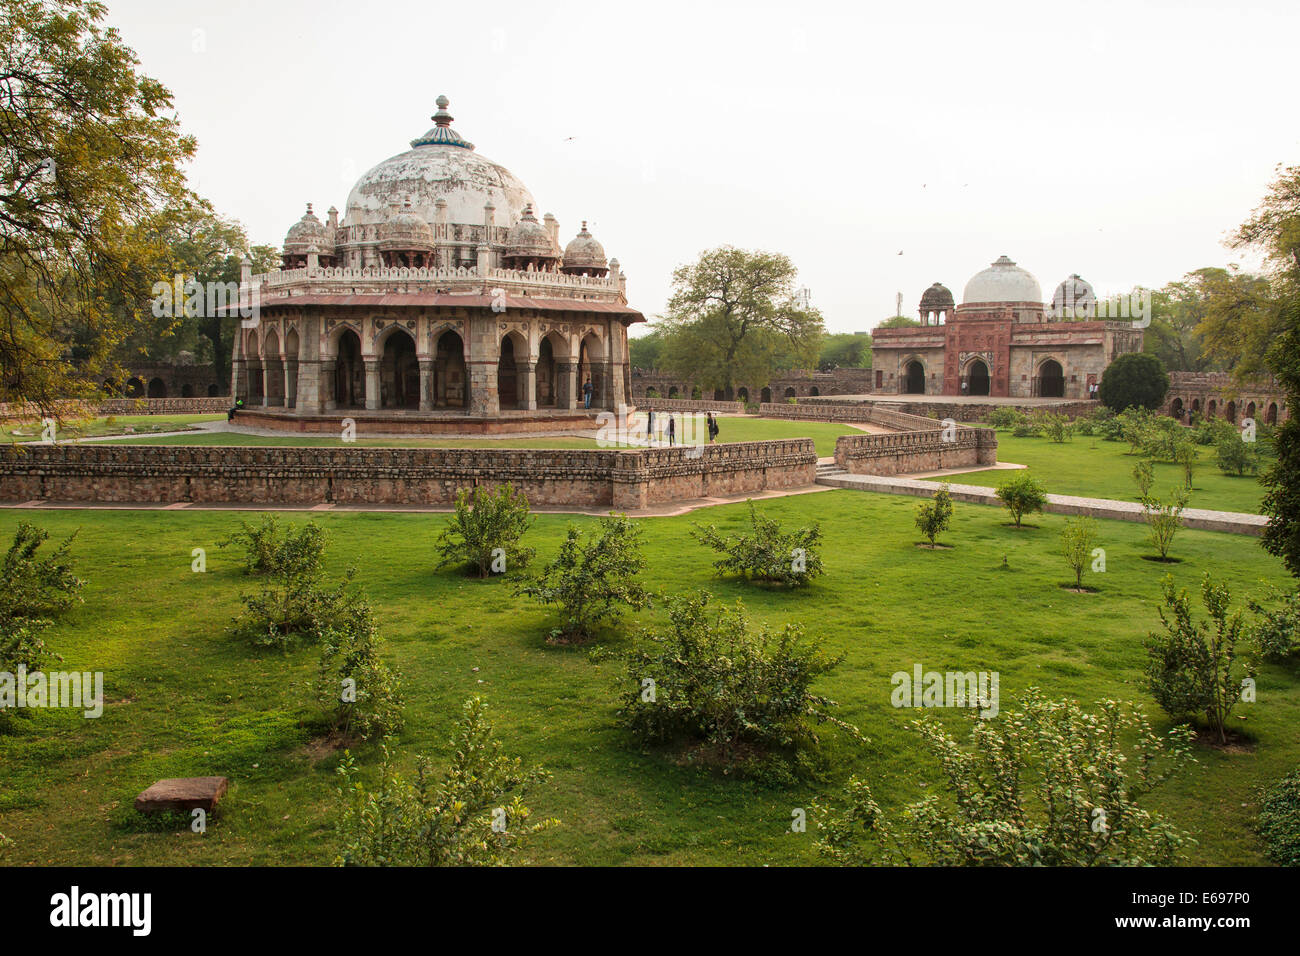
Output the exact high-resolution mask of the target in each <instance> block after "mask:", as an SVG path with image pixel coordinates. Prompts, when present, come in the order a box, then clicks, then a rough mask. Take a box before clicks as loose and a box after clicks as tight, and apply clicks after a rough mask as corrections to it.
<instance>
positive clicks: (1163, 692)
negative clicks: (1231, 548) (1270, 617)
mask: <svg viewBox="0 0 1300 956" xmlns="http://www.w3.org/2000/svg"><path fill="white" fill-rule="evenodd" d="M1163 587H1164V594H1165V603H1164V606H1163V607H1161V608H1160V621H1161V623H1162V624H1164V627H1165V633H1164V634H1163V635H1157V634H1155V633H1151V634H1150V635H1149V636H1148V639H1147V642H1146V648H1147V665H1146V684H1147V687H1148V689H1149V690H1150V691H1151V695H1152V696H1153V697H1154V698H1155V699H1156V703H1157V704H1159V705H1160V707H1161V709H1163V710H1164V712H1165V713H1167V714H1168V715H1169V716H1170V717H1172V718H1174V719H1175V720H1190V719H1194V718H1196V717H1198V716H1199V717H1204V718H1205V720H1206V722H1207V723H1208V724H1209V726H1210V729H1211V730H1213V731H1214V732H1215V733H1216V734H1217V735H1218V737H1219V742H1220V743H1226V742H1227V722H1228V718H1229V717H1231V716H1232V708H1233V707H1234V706H1235V705H1236V704H1237V702H1238V701H1239V700H1240V699H1241V680H1242V678H1243V677H1249V676H1250V674H1249V669H1248V668H1247V669H1246V672H1245V673H1238V668H1237V667H1236V666H1235V664H1236V660H1237V642H1238V640H1239V638H1240V636H1241V630H1242V620H1241V612H1240V611H1237V612H1236V613H1235V614H1232V615H1231V616H1230V615H1229V613H1228V609H1229V605H1230V604H1231V603H1232V596H1231V594H1230V593H1229V592H1228V588H1227V587H1226V586H1224V585H1218V584H1214V583H1213V581H1211V579H1210V574H1209V572H1208V571H1207V572H1206V573H1205V576H1204V577H1203V578H1202V579H1201V602H1202V603H1203V604H1204V605H1205V610H1206V611H1207V612H1208V613H1209V620H1202V621H1193V620H1192V611H1191V604H1190V602H1189V601H1188V599H1187V591H1186V589H1184V590H1182V591H1176V590H1175V588H1174V579H1173V578H1172V577H1170V576H1168V575H1166V576H1165V579H1164V582H1163Z"/></svg>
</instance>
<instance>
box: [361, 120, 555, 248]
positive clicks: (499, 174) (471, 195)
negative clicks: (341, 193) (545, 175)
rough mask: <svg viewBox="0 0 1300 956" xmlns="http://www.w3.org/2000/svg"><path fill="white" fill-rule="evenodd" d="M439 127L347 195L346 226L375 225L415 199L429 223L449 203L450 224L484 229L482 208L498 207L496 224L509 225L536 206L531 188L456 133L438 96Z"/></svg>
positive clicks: (364, 178)
mask: <svg viewBox="0 0 1300 956" xmlns="http://www.w3.org/2000/svg"><path fill="white" fill-rule="evenodd" d="M438 106H439V109H438V112H437V113H435V114H434V115H433V120H434V122H435V124H436V125H435V126H434V127H433V129H431V130H429V131H428V132H427V133H425V134H424V135H423V136H421V137H419V138H418V139H415V140H412V141H411V149H409V150H407V151H406V152H405V153H398V154H397V155H396V156H391V157H389V158H388V159H386V160H384V161H383V162H382V163H380V164H379V165H378V166H376V167H374V168H373V169H371V170H370V171H369V172H367V173H366V174H365V175H364V176H362V177H361V178H360V179H358V180H357V183H356V185H355V186H353V187H352V192H350V193H349V194H348V203H347V207H346V208H347V210H348V212H347V219H346V220H345V223H344V224H345V225H349V226H355V225H361V224H364V225H373V224H375V223H380V222H383V221H384V220H385V219H387V218H388V211H389V209H390V208H392V206H394V205H400V204H401V203H402V201H403V200H405V199H408V198H409V199H410V201H411V211H412V212H414V213H415V214H416V215H418V216H420V217H422V218H423V219H424V220H425V221H426V222H430V223H432V222H435V221H436V220H437V206H436V203H437V201H438V200H439V199H441V200H443V201H444V202H446V204H447V221H448V222H453V223H461V224H462V225H476V226H481V225H482V224H483V207H484V205H485V204H486V203H488V202H491V203H492V205H493V206H495V207H496V211H495V212H494V213H493V221H494V223H495V224H496V225H501V226H508V225H510V224H512V223H515V222H517V221H518V220H519V218H520V217H521V216H522V215H523V211H524V207H525V206H528V205H536V204H535V203H534V201H533V197H532V194H531V193H530V192H529V191H528V189H527V187H525V186H524V184H523V183H522V182H520V181H519V179H518V178H516V176H515V174H514V173H512V172H510V170H508V169H506V168H505V167H504V166H500V165H498V164H497V163H494V162H492V160H490V159H488V158H487V157H486V156H482V155H480V154H479V153H476V152H475V151H474V144H472V143H469V142H466V141H465V140H464V139H462V138H461V137H460V135H459V134H457V133H456V131H455V130H453V129H452V128H451V119H452V117H451V114H450V113H448V112H447V110H446V106H447V98H446V97H445V96H440V97H438Z"/></svg>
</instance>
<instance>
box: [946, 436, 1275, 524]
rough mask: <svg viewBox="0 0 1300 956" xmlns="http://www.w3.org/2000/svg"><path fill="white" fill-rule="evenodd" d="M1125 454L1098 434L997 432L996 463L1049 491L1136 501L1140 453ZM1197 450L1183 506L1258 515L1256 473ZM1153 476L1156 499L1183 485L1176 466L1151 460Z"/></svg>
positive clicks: (979, 480)
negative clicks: (1056, 436) (1241, 472)
mask: <svg viewBox="0 0 1300 956" xmlns="http://www.w3.org/2000/svg"><path fill="white" fill-rule="evenodd" d="M1128 452H1129V446H1128V444H1127V443H1126V442H1115V441H1103V440H1102V439H1101V438H1089V437H1086V436H1075V438H1074V439H1073V440H1072V441H1067V442H1065V443H1064V444H1056V443H1054V442H1053V441H1051V440H1050V439H1048V438H1016V437H1015V436H1014V435H1012V434H1011V432H1010V431H999V432H998V461H1005V462H1013V463H1015V464H1017V465H1027V466H1028V467H1029V473H1030V474H1032V475H1034V476H1035V477H1036V478H1038V479H1040V480H1041V481H1042V482H1043V484H1044V485H1046V487H1047V490H1048V492H1049V493H1051V494H1055V495H1082V496H1084V497H1087V498H1116V499H1119V500H1121V501H1137V500H1138V497H1139V496H1138V488H1137V484H1136V483H1135V482H1134V481H1133V466H1134V465H1136V464H1137V463H1138V462H1139V461H1140V460H1141V456H1139V455H1133V454H1129V453H1128ZM1197 452H1198V455H1199V459H1200V463H1199V465H1198V466H1197V467H1196V469H1195V470H1194V472H1193V476H1192V497H1191V500H1190V501H1189V502H1188V507H1190V508H1209V509H1211V510H1214V511H1240V512H1246V513H1249V514H1258V513H1259V506H1260V502H1261V501H1262V500H1263V497H1264V487H1263V486H1262V485H1261V484H1260V483H1259V478H1258V476H1256V475H1245V476H1242V477H1238V476H1236V475H1225V474H1223V473H1222V472H1221V471H1219V466H1218V465H1217V464H1215V460H1214V448H1213V446H1208V445H1198V446H1197ZM1155 476H1156V480H1155V484H1154V485H1152V486H1151V492H1152V494H1154V495H1155V496H1156V497H1158V498H1161V499H1162V500H1163V499H1167V498H1168V497H1169V495H1170V492H1171V491H1172V490H1173V489H1174V488H1181V487H1182V485H1183V469H1182V466H1180V465H1173V464H1168V463H1164V462H1157V463H1156V464H1155ZM1006 477H1007V472H1005V471H983V472H972V473H970V474H961V475H952V476H950V477H948V478H947V479H946V480H950V481H953V482H959V483H961V484H967V485H978V486H979V487H982V488H993V487H996V486H997V485H998V483H999V482H1001V481H1003V480H1005V479H1006Z"/></svg>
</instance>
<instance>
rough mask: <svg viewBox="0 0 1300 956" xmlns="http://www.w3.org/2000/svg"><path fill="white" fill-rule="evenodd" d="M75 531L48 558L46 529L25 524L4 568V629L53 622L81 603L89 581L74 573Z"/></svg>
mask: <svg viewBox="0 0 1300 956" xmlns="http://www.w3.org/2000/svg"><path fill="white" fill-rule="evenodd" d="M76 536H77V534H76V532H75V531H74V532H73V533H72V534H70V535H69V536H68V537H67V538H66V539H65V540H64V541H63V542H62V543H61V544H59V545H58V546H57V547H56V548H54V549H53V550H52V551H47V552H46V553H45V554H44V555H41V554H40V553H39V552H40V550H41V545H42V544H44V543H45V542H46V541H47V540H48V539H49V537H50V533H49V532H48V531H46V530H45V529H44V528H38V527H36V526H35V525H33V524H31V523H29V522H27V521H23V522H21V523H20V524H19V525H18V530H17V531H16V532H15V534H14V542H13V544H12V545H10V546H9V551H8V552H7V553H6V554H5V559H4V564H3V566H0V626H4V625H8V624H10V623H11V622H18V621H36V620H49V619H51V618H54V617H58V616H59V615H61V614H63V613H64V612H66V611H67V610H68V609H69V608H71V607H72V606H73V605H74V604H77V603H79V602H80V601H81V589H82V587H83V586H84V585H85V583H86V582H85V581H83V580H82V579H81V578H78V577H77V576H76V575H75V574H73V573H72V559H71V550H72V542H73V539H74V538H76Z"/></svg>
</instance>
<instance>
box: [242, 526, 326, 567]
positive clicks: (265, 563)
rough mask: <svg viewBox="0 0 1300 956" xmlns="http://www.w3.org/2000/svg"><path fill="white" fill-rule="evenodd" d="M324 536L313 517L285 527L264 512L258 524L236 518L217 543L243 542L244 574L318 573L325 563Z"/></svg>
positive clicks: (322, 530)
mask: <svg viewBox="0 0 1300 956" xmlns="http://www.w3.org/2000/svg"><path fill="white" fill-rule="evenodd" d="M325 540H326V539H325V531H324V529H323V528H321V527H320V525H318V524H316V522H314V521H308V522H307V523H306V524H304V525H301V526H299V527H297V528H294V527H285V526H283V525H281V524H280V518H279V516H278V515H275V514H264V515H262V520H261V522H260V523H259V524H256V525H252V524H249V523H248V522H247V521H242V522H240V528H239V530H238V531H235V532H233V533H232V534H231V535H230V536H229V537H227V538H226V539H225V540H223V541H222V542H221V545H220V546H221V547H223V548H224V547H226V546H228V545H232V544H242V545H243V546H244V573H245V574H258V575H271V576H275V575H281V576H299V575H307V576H312V575H316V576H318V575H319V574H320V573H321V572H322V571H323V569H324V566H325Z"/></svg>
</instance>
